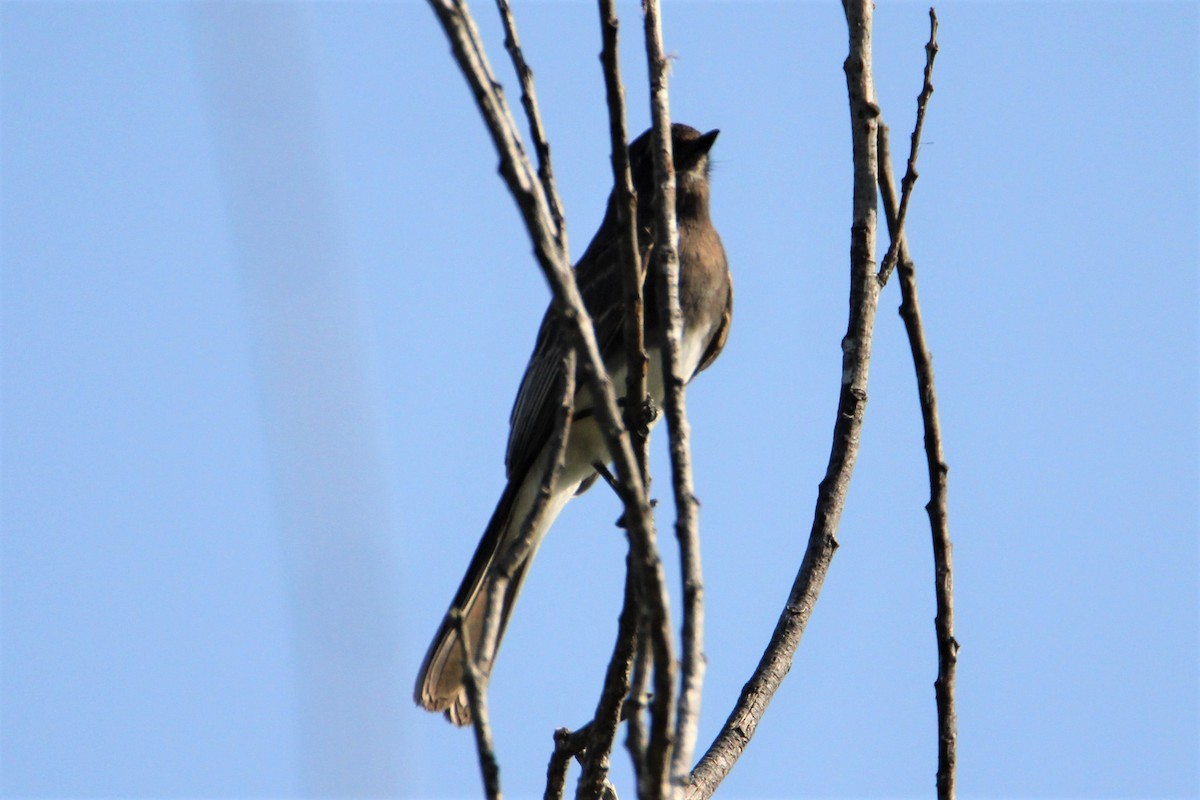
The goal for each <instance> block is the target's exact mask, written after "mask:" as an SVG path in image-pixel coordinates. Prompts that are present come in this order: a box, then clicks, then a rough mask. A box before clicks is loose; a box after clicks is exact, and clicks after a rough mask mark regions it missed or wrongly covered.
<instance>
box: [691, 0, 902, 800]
mask: <svg viewBox="0 0 1200 800" xmlns="http://www.w3.org/2000/svg"><path fill="white" fill-rule="evenodd" d="M843 7H844V9H845V12H846V24H847V27H848V29H849V38H850V46H849V51H850V54H849V56H848V57H847V58H846V62H845V72H846V85H847V90H848V93H849V98H850V124H851V131H852V141H853V157H854V200H853V222H852V225H851V241H850V315H849V321H848V324H847V330H846V335H845V337H843V339H842V385H841V391H840V394H839V398H838V409H837V416H836V418H835V422H834V429H833V444H832V447H831V452H830V456H829V465H828V467H827V469H826V472H825V478H824V479H823V480H822V481H821V485H820V489H819V492H818V496H817V505H816V510H815V513H814V518H813V525H812V530H811V531H810V533H809V538H808V546H807V548H806V549H805V552H804V558H803V560H802V562H801V564H800V571H799V573H798V574H797V575H796V579H795V582H794V583H793V584H792V590H791V593H790V594H789V596H788V600H787V603H786V605H785V606H784V609H783V612H782V613H781V614H780V616H779V621H778V622H777V623H776V625H775V631H774V633H773V634H772V635H771V640H770V643H769V644H768V645H767V649H766V651H765V652H764V653H763V655H762V658H761V659H760V660H759V663H758V666H757V667H756V668H755V670H754V673H753V675H751V677H750V680H749V681H747V683H746V685H745V686H744V687H743V688H742V693H741V696H740V697H739V698H738V701H737V704H736V705H735V706H734V709H733V711H732V712H731V713H730V715H729V718H728V719H727V720H726V721H725V725H724V726H723V727H722V729H721V732H720V733H719V734H718V735H717V738H716V739H715V740H714V741H713V743H712V745H711V746H710V747H709V749H708V751H707V752H706V753H705V754H704V756H703V758H701V759H700V762H699V763H698V764H697V766H696V768H695V769H694V770H693V771H692V775H691V780H690V783H689V786H688V792H687V797H688V798H689V799H697V798H707V797H709V796H711V795H712V793H713V792H714V791H716V788H717V786H718V785H719V784H720V782H721V781H722V780H724V778H725V776H726V775H728V774H729V771H730V770H731V769H732V768H733V765H734V763H735V762H736V761H737V759H738V758H739V757H740V756H741V754H742V752H743V750H745V748H746V745H747V744H748V743H749V741H750V739H751V737H752V736H753V735H754V732H755V730H756V729H757V728H758V723H759V721H760V720H761V719H762V716H763V713H764V712H765V710H766V707H767V704H768V703H769V702H770V701H771V698H772V696H773V695H774V694H775V691H776V690H777V689H778V688H779V685H780V683H781V682H782V681H783V678H784V676H785V675H786V674H787V672H788V670H790V669H791V665H792V659H793V658H794V656H795V653H796V649H797V647H798V646H799V644H800V638H801V637H802V636H803V634H804V629H805V626H806V625H807V624H808V620H809V618H810V617H811V615H812V611H813V607H814V605H815V604H816V601H817V596H818V594H819V593H820V590H821V586H822V584H823V583H824V581H825V575H826V572H827V571H828V569H829V564H830V562H831V560H832V559H833V554H834V551H836V550H837V528H838V523H839V522H840V520H841V515H842V509H843V508H844V506H845V502H846V494H847V492H848V490H849V487H850V477H851V475H852V473H853V471H854V464H855V460H856V459H857V456H858V447H859V436H860V434H861V431H862V423H863V417H864V414H865V411H866V404H867V376H868V367H869V364H870V358H871V342H872V335H873V333H874V328H875V312H876V308H877V307H878V301H879V284H878V282H877V281H876V280H875V263H876V262H875V233H876V224H877V208H876V198H877V195H876V189H875V186H876V180H877V177H876V176H877V173H878V159H877V152H876V136H875V131H876V126H877V124H878V118H879V108H878V106H877V105H876V103H875V89H874V83H873V78H872V72H871V14H872V3H871V2H870V0H846V2H844V3H843Z"/></svg>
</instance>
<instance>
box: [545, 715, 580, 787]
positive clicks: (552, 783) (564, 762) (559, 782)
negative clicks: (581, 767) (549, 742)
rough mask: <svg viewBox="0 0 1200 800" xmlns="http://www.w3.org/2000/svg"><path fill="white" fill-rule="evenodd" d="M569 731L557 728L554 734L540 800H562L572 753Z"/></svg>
mask: <svg viewBox="0 0 1200 800" xmlns="http://www.w3.org/2000/svg"><path fill="white" fill-rule="evenodd" d="M570 740H571V731H570V730H568V729H566V728H559V729H558V730H556V731H555V732H554V752H553V753H551V754H550V763H549V764H548V765H547V766H546V791H545V793H544V794H543V795H542V800H563V792H564V791H565V790H566V788H567V768H568V767H570V766H571V758H572V757H574V755H575V754H574V753H573V752H572V751H571V746H570Z"/></svg>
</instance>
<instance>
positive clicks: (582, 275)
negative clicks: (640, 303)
mask: <svg viewBox="0 0 1200 800" xmlns="http://www.w3.org/2000/svg"><path fill="white" fill-rule="evenodd" d="M605 227H606V226H601V229H600V232H598V233H597V235H596V237H595V238H594V239H593V240H592V243H591V244H590V245H589V246H588V249H587V251H586V252H585V253H584V254H583V257H582V258H580V259H579V263H578V264H577V265H576V266H575V280H576V282H577V283H578V285H579V292H580V294H581V295H583V303H584V306H585V307H586V308H587V310H588V313H589V314H590V315H591V317H592V324H593V325H594V326H595V329H596V343H597V345H598V346H599V348H600V354H601V356H603V357H604V359H605V361H606V362H608V361H609V359H610V357H611V355H612V353H613V352H614V351H615V350H616V349H617V348H619V347H620V346H621V341H622V335H621V323H622V318H623V316H622V315H623V310H624V309H623V305H622V303H623V301H622V294H621V273H620V266H619V259H618V257H617V256H618V252H617V251H618V248H619V242H618V241H617V240H616V239H615V237H611V236H604V235H603V234H604V232H605ZM567 342H568V337H567V333H566V331H565V330H564V325H563V321H562V317H561V315H560V314H559V313H558V311H557V309H556V308H555V306H554V305H553V304H551V306H550V308H549V309H547V311H546V316H545V317H543V318H542V326H541V328H540V329H539V330H538V335H537V343H536V344H535V345H534V348H533V355H532V356H531V357H530V359H529V366H528V367H526V368H525V376H524V377H523V378H522V379H521V388H520V389H519V390H518V391H517V399H516V401H515V402H514V403H513V408H512V414H511V415H510V417H509V425H510V426H511V427H510V430H509V437H508V452H507V455H506V457H505V460H504V463H505V468H506V470H507V473H508V477H509V478H510V479H511V478H512V477H513V476H514V475H517V474H521V473H523V472H524V471H525V470H527V469H528V468H529V466H530V465H531V464H532V463H533V460H534V459H535V458H536V457H537V454H538V452H539V451H540V450H541V449H542V447H543V446H545V444H546V441H547V440H548V439H549V438H550V434H551V430H552V427H553V425H554V416H555V410H556V408H557V407H558V403H559V401H560V396H561V393H562V386H563V376H562V359H563V355H564V354H565V353H566V349H567Z"/></svg>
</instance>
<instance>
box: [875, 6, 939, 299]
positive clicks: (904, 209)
mask: <svg viewBox="0 0 1200 800" xmlns="http://www.w3.org/2000/svg"><path fill="white" fill-rule="evenodd" d="M937 29H938V20H937V12H936V11H934V10H933V9H932V8H930V9H929V41H928V42H927V43H926V44H925V80H924V82H923V83H922V84H921V93H920V94H919V95H917V123H916V125H914V126H913V132H912V139H911V144H910V145H909V149H908V166H907V167H906V168H905V172H904V180H902V181H901V182H900V188H901V194H900V210H899V211H897V212H896V229H897V230H898V231H903V230H904V220H905V219H906V218H907V217H908V199H909V197H911V196H912V190H913V185H914V184H916V182H917V177H918V176H917V153H918V152H919V151H920V145H921V131H922V130H923V129H924V127H925V108H926V107H927V106H928V105H929V98H930V97H931V96H932V95H933V60H934V59H935V58H937V54H938V43H937ZM902 239H903V237H902V236H892V243H891V245H890V246H889V247H888V251H887V256H885V257H884V259H883V265H882V266H881V267H880V268H879V284H880V285H881V286H882V285H884V284H886V283H887V282H888V278H890V277H891V276H892V270H893V269H895V267H896V259H897V257H898V256H899V254H900V242H901V240H902Z"/></svg>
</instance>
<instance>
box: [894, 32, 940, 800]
mask: <svg viewBox="0 0 1200 800" xmlns="http://www.w3.org/2000/svg"><path fill="white" fill-rule="evenodd" d="M930 11H931V15H932V9H931V10H930ZM934 19H935V20H936V17H934ZM879 181H880V183H879V188H880V194H881V195H882V197H883V207H884V212H885V214H886V216H887V221H888V229H889V231H890V232H891V235H892V238H893V241H897V240H898V241H899V246H898V248H897V253H898V260H897V265H898V274H899V275H900V294H901V297H902V300H901V304H900V316H901V318H902V319H903V320H904V328H905V330H906V331H907V332H908V343H909V347H910V349H911V350H912V356H913V366H914V367H915V369H916V373H917V396H918V398H919V399H920V403H921V419H922V422H923V423H924V426H925V460H926V463H927V465H928V468H929V494H930V497H929V502H928V503H927V504H926V506H925V510H926V511H927V512H928V514H929V526H930V530H931V533H932V538H933V565H934V593H935V595H936V597H937V616H936V617H935V618H934V628H935V630H936V632H937V647H938V676H937V680H936V681H935V682H934V693H935V696H936V699H937V714H938V772H937V788H938V798H939V800H953V798H954V795H955V788H954V784H955V764H956V761H957V754H956V749H957V739H958V718H957V713H956V712H955V699H954V673H955V669H956V666H957V663H958V641H957V640H956V639H955V638H954V566H953V548H952V546H951V543H950V524H949V520H948V516H947V504H946V495H947V476H948V473H949V467H948V466H947V464H946V458H945V454H944V452H943V448H942V428H941V422H940V419H939V416H938V402H937V388H936V385H935V383H934V376H933V356H932V355H931V354H930V352H929V345H928V343H927V341H926V339H925V326H924V323H923V322H922V319H921V305H920V302H919V300H918V297H917V274H916V266H915V265H914V264H913V261H912V257H911V256H910V255H909V252H908V242H907V241H906V238H905V236H904V232H903V231H902V230H901V229H900V219H899V211H898V203H897V202H896V184H895V178H894V177H893V174H892V162H891V154H890V148H889V146H888V131H887V127H886V126H883V125H881V126H880V128H879Z"/></svg>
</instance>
